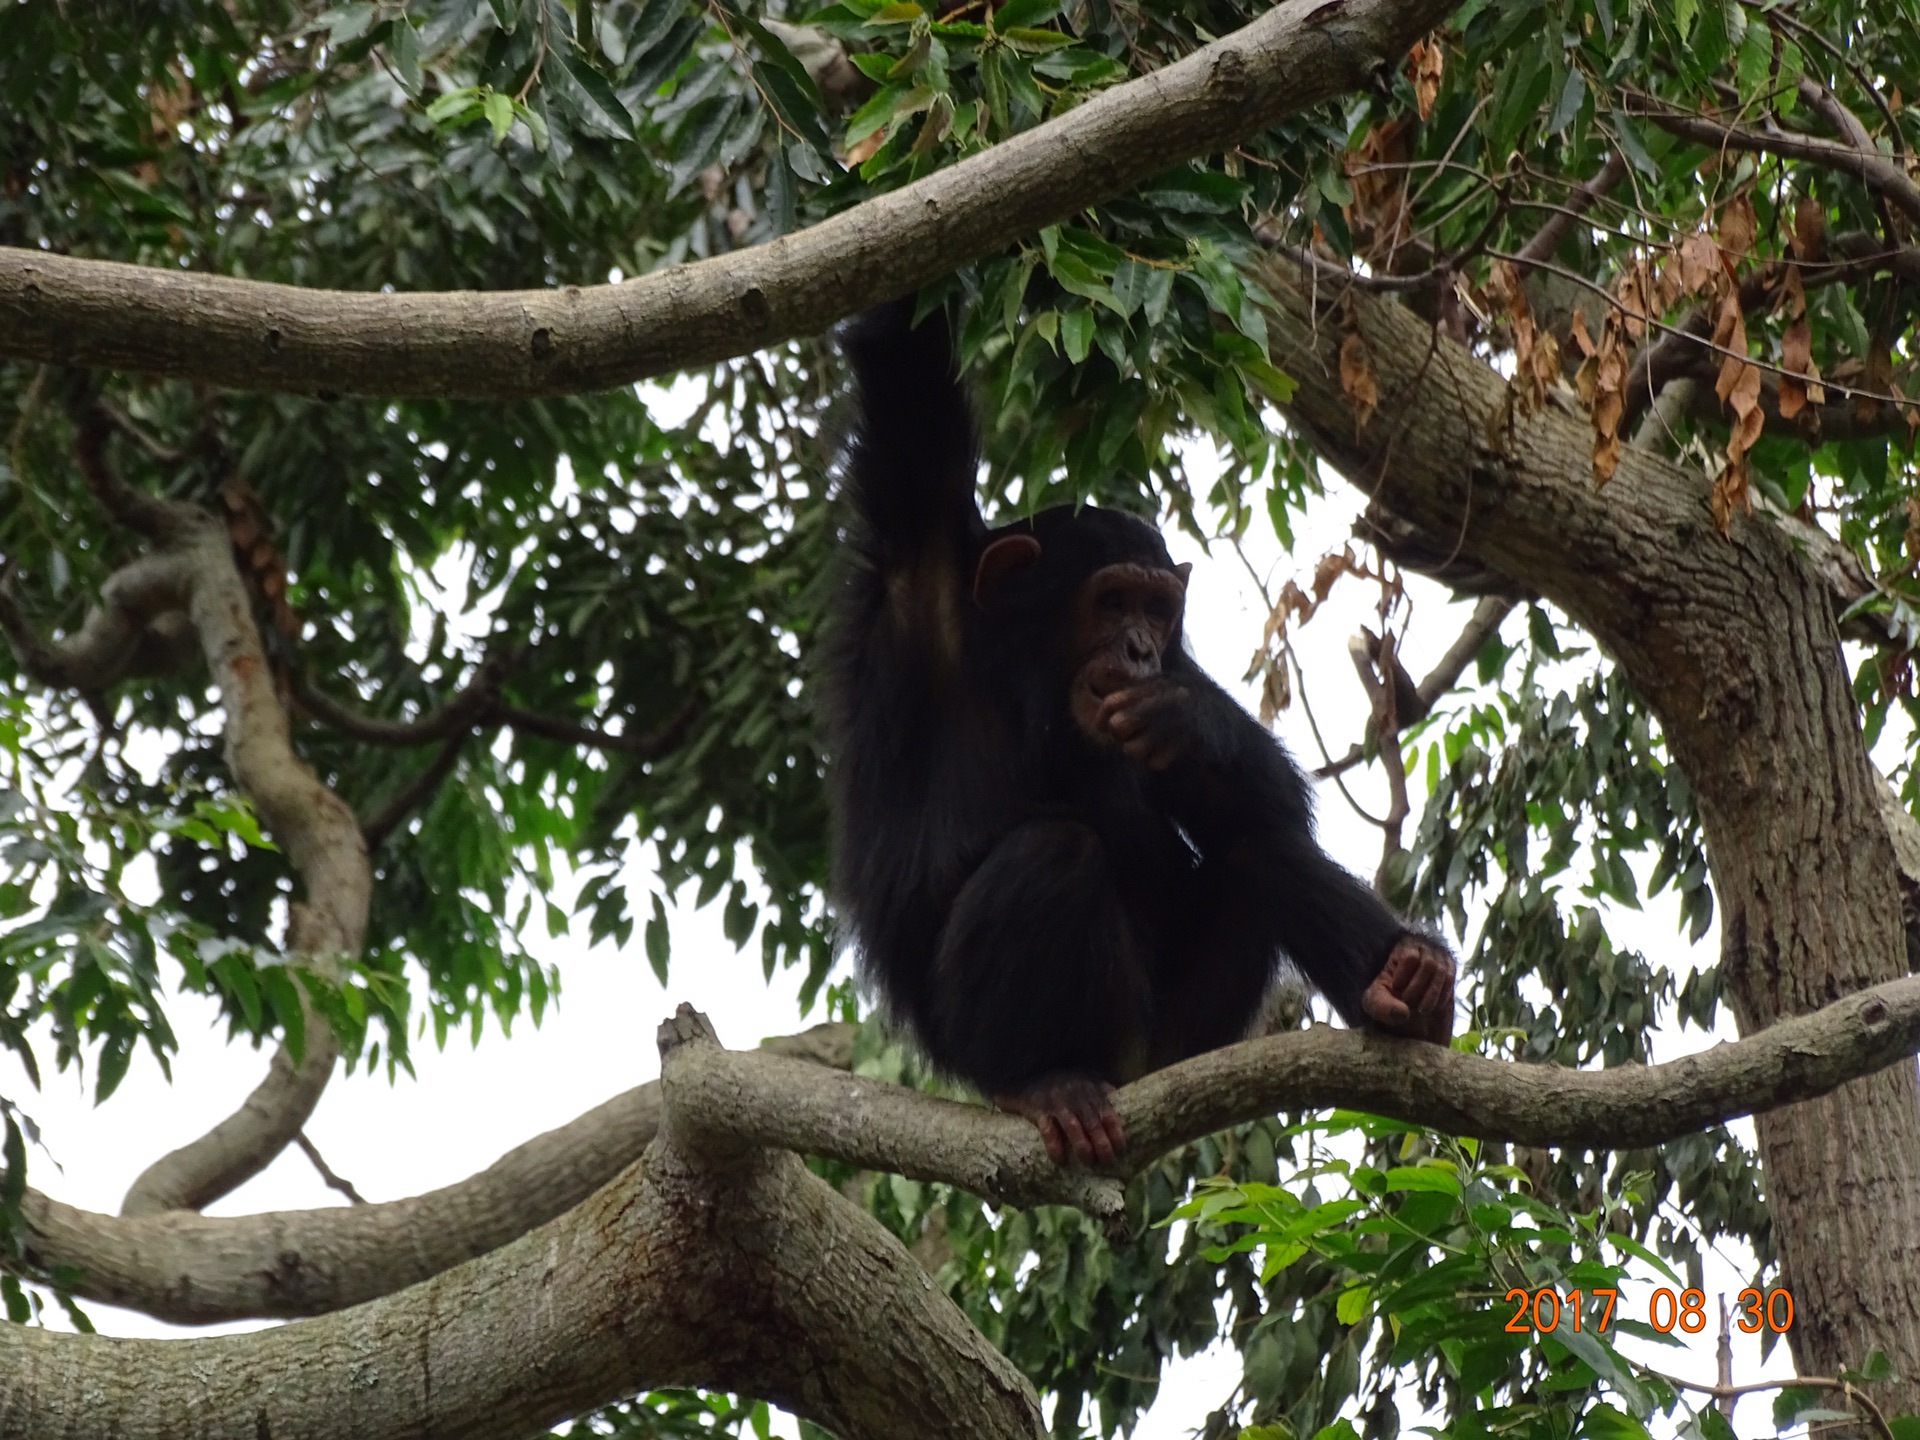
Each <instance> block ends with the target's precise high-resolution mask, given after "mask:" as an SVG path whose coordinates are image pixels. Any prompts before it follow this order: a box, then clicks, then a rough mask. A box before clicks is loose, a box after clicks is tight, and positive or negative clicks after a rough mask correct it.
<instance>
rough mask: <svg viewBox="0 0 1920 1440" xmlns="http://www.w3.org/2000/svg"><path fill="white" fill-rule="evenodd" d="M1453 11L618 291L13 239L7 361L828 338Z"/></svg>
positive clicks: (472, 365)
mask: <svg viewBox="0 0 1920 1440" xmlns="http://www.w3.org/2000/svg"><path fill="white" fill-rule="evenodd" d="M1451 9H1452V4H1451V0H1286V3H1284V4H1281V5H1278V6H1276V7H1275V8H1274V9H1273V10H1271V11H1269V12H1268V13H1267V14H1266V15H1264V16H1262V17H1261V18H1260V19H1258V20H1256V21H1255V22H1254V23H1253V24H1251V25H1249V26H1247V27H1246V28H1245V29H1243V30H1240V31H1238V32H1236V33H1234V34H1232V35H1230V36H1228V37H1226V38H1225V39H1222V40H1218V41H1216V42H1214V43H1213V44H1211V45H1208V46H1206V47H1204V48H1202V49H1200V50H1198V51H1196V52H1194V53H1193V54H1192V55H1190V56H1188V57H1187V58H1186V59H1184V60H1181V61H1178V62H1177V63H1175V64H1172V65H1169V66H1167V67H1165V68H1164V69H1161V70H1157V71H1155V72H1153V73H1152V74H1150V75H1145V76H1142V77H1140V78H1139V79H1136V80H1133V81H1130V82H1129V83H1127V84H1125V85H1118V86H1115V87H1114V88H1112V89H1110V90H1107V91H1104V92H1102V93H1101V94H1100V95H1098V96H1097V97H1095V98H1094V99H1092V100H1090V101H1088V102H1087V103H1086V104H1084V105H1081V106H1078V107H1076V108H1074V109H1073V110H1070V111H1068V112H1067V113H1066V114H1065V115H1062V116H1060V117H1058V118H1057V119H1054V120H1051V121H1049V122H1047V123H1046V124H1044V125H1040V126H1037V127H1035V128H1034V129H1032V130H1029V131H1026V132H1025V133H1023V134H1021V135H1018V136H1015V137H1014V138H1012V139H1010V140H1007V141H1005V142H1004V143H1002V144H1000V145H996V146H994V147H993V148H992V149H990V150H988V151H986V152H984V153H982V154H980V155H977V156H973V157H970V158H968V159H966V160H962V161H961V162H959V163H958V164H956V165H953V166H950V167H948V168H946V169H944V170H941V171H939V172H938V173H936V174H933V175H930V176H928V177H926V178H925V179H923V180H919V181H916V182H915V183H913V184H911V185H907V186H904V187H903V188H901V189H899V190H897V191H894V192H892V193H890V194H887V195H881V196H877V197H875V198H874V199H872V200H869V201H867V202H866V203H865V204H863V205H860V206H857V207H856V208H854V209H852V210H849V211H846V212H844V213H842V214H840V215H838V216H835V217H834V218H833V219H831V220H827V221H824V222H822V223H821V224H818V225H815V226H813V227H811V228H809V229H806V230H802V231H799V232H797V233H795V234H793V235H788V236H783V237H781V238H780V239H777V240H773V241H771V242H769V243H767V244H765V245H761V246H759V247H757V248H755V249H751V250H744V251H740V252H738V253H735V254H731V255H727V256H723V257H716V258H714V259H710V260H702V261H698V262H696V263H693V264H687V265H679V266H675V267H673V268H671V269H668V270H663V271H659V272H657V273H655V274H651V275H647V276H644V277H641V278H639V279H635V280H630V281H628V282H626V283H625V284H621V285H610V286H599V287H593V288H572V287H569V288H567V289H564V290H561V291H558V292H553V291H520V292H512V293H498V294H446V295H390V294H371V293H359V292H353V293H348V292H320V291H311V290H303V289H300V288H297V287H294V286H284V285H268V284H261V283H257V282H253V281H243V280H231V279H224V278H220V277H217V276H211V275H205V274H200V273H198V272H189V271H178V270H159V269H143V268H140V267H137V266H130V265H118V264H112V263H109V262H105V261H97V260H77V259H72V258H69V257H66V256H60V255H53V254H47V253H44V252H36V251H22V250H0V356H7V357H10V358H13V359H21V360H41V361H52V362H54V363H59V364H73V365H86V366H95V367H105V368H109V369H116V370H132V371H145V372H150V373H157V374H167V375H178V376H187V377H192V378H195V379H199V380H202V381H209V382H212V383H215V384H221V385H229V386H233V387H235V388H237V389H243V390H294V391H320V392H331V393H338V394H358V395H380V396H402V395H442V396H470V397H475V398H507V397H518V396H532V395H558V394H571V393H578V392H582V391H593V390H605V389H609V388H611V387H613V386H616V385H624V384H628V383H630V382H632V381H634V380H639V379H643V378H645V377H647V376H651V375H661V374H666V373H669V372H672V371H675V370H682V369H687V368H689V367H693V366H699V365H706V364H711V363H713V362H715V361H719V360H723V359H727V358H729V357H731V356H734V355H740V354H745V353H746V352H747V351H750V350H754V349H757V348H760V347H762V346H766V345H772V344H776V343H778V342H780V341H782V340H787V339H791V338H794V337H797V336H805V335H817V334H819V333H820V332H821V331H822V330H824V329H826V328H827V326H828V325H830V324H831V323H832V322H833V321H835V320H837V319H839V318H840V317H841V316H843V315H847V314H850V313H852V312H853V311H854V310H857V309H860V308H863V307H865V306H868V305H871V304H874V303H876V302H878V301H881V300H885V299H889V298H892V297H894V296H897V295H903V294H906V293H908V292H910V291H912V290H915V289H918V288H919V287H921V286H922V285H925V284H927V283H929V282H931V281H933V280H936V279H938V278H939V277H941V276H943V275H946V274H948V273H949V272H951V271H952V269H953V268H954V267H955V266H956V265H959V264H963V263H965V262H966V261H969V260H972V259H975V258H977V257H979V256H981V255H985V254H989V253H991V252H993V251H995V250H998V249H1000V248H1001V247H1003V246H1005V245H1006V244H1007V242H1008V240H1009V239H1010V238H1011V237H1014V236H1018V235H1023V234H1026V233H1029V232H1031V231H1033V230H1036V229H1038V228H1039V227H1041V226H1043V225H1048V224H1052V223H1054V222H1056V221H1059V220H1062V219H1065V218H1066V217H1067V216H1069V215H1072V214H1073V213H1075V212H1076V211H1078V210H1081V209H1084V208H1085V207H1087V206H1089V205H1093V204H1097V203H1099V202H1100V201H1102V200H1105V199H1108V198H1110V197H1112V196H1114V195H1118V194H1121V193H1122V192H1124V191H1126V190H1128V189H1131V188H1132V187H1133V186H1135V185H1137V184H1139V183H1140V182H1141V181H1143V180H1147V179H1149V178H1151V177H1152V176H1154V175H1157V174H1159V173H1160V172H1161V171H1163V170H1165V169H1166V168H1167V167H1169V166H1171V165H1174V164H1177V163H1179V162H1180V161H1182V160H1185V159H1188V158H1189V157H1192V156H1196V155H1204V154H1208V153H1211V152H1213V151H1217V150H1219V149H1221V148H1222V147H1223V146H1231V145H1232V144H1234V143H1235V142H1236V141H1237V140H1239V139H1240V138H1242V137H1244V136H1247V135H1252V134H1255V133H1257V132H1259V131H1261V130H1264V129H1266V128H1267V127H1269V126H1271V125H1273V124H1274V123H1275V122H1277V121H1279V120H1281V119H1283V118H1284V117H1286V116H1288V115H1293V114H1297V113H1299V112H1300V111H1303V110H1307V109H1310V108H1311V107H1313V106H1314V105H1317V104H1319V103H1320V102H1321V101H1323V100H1327V99H1330V98H1332V97H1333V96H1336V95H1339V94H1343V93H1345V92H1347V91H1350V90H1354V89H1357V88H1359V87H1360V86H1361V85H1363V84H1365V83H1367V82H1368V81H1369V80H1370V79H1371V78H1372V77H1373V76H1374V75H1375V74H1376V73H1377V72H1378V71H1379V70H1380V69H1381V68H1382V67H1383V66H1386V65H1389V64H1391V63H1392V62H1394V61H1395V60H1397V59H1398V58H1399V57H1400V56H1401V55H1403V54H1404V53H1405V52H1406V50H1407V48H1408V47H1409V46H1410V45H1411V44H1412V43H1413V42H1414V41H1415V40H1417V39H1419V38H1420V36H1422V35H1423V34H1425V33H1426V32H1427V31H1428V30H1430V29H1432V28H1433V27H1434V26H1435V25H1437V24H1439V23H1440V22H1441V21H1442V20H1443V19H1445V17H1446V16H1447V14H1448V13H1449V12H1450V11H1451Z"/></svg>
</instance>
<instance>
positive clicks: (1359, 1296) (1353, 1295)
mask: <svg viewBox="0 0 1920 1440" xmlns="http://www.w3.org/2000/svg"><path fill="white" fill-rule="evenodd" d="M1372 1299H1373V1287H1372V1286H1370V1285H1355V1286H1352V1287H1351V1288H1349V1289H1346V1290H1343V1291H1341V1292H1340V1300H1339V1302H1338V1303H1337V1304H1336V1305H1335V1306H1334V1311H1333V1313H1334V1316H1335V1318H1336V1319H1338V1320H1339V1322H1340V1323H1341V1324H1342V1325H1358V1324H1359V1323H1360V1320H1361V1318H1362V1317H1363V1316H1364V1315H1365V1314H1366V1313H1367V1306H1368V1304H1369V1303H1370V1302H1371V1301H1372Z"/></svg>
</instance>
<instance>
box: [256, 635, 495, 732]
mask: <svg viewBox="0 0 1920 1440" xmlns="http://www.w3.org/2000/svg"><path fill="white" fill-rule="evenodd" d="M519 660H520V654H519V652H518V651H517V650H515V651H513V652H510V653H507V652H503V653H497V654H492V655H489V656H487V658H486V659H485V660H482V661H481V662H480V664H479V666H478V667H476V668H475V670H474V672H473V678H472V679H471V680H469V681H468V682H467V683H466V684H465V685H464V686H463V687H462V688H461V689H460V690H459V692H458V693H456V694H455V695H454V696H453V697H452V698H451V699H449V700H448V701H447V702H446V704H444V705H442V706H441V707H440V708H439V709H438V710H435V711H432V712H431V713H429V714H426V715H423V716H421V717H420V718H419V719H418V720H381V719H378V718H377V717H375V716H372V715H363V714H361V713H360V712H359V711H357V710H350V709H348V708H347V707H346V706H345V705H342V704H341V703H340V702H339V701H337V700H335V699H333V698H332V697H331V696H330V695H327V694H326V693H325V692H323V691H322V690H320V689H319V688H318V687H317V686H315V685H314V683H313V680H312V678H311V677H310V676H308V675H306V674H304V673H296V674H295V675H294V676H293V678H292V680H291V682H290V684H289V689H290V690H291V691H292V692H293V698H294V699H295V700H296V701H298V702H299V704H300V707H301V708H302V709H304V710H305V711H307V713H308V714H310V715H312V716H313V718H314V719H315V720H317V721H319V722H320V723H321V724H322V725H325V726H326V727H327V728H328V729H329V730H338V731H339V732H340V733H341V734H342V735H345V736H347V737H348V738H350V739H353V740H358V741H360V742H361V743H363V744H367V745H384V746H391V747H393V748H396V749H399V748H405V747H410V746H415V745H431V744H433V743H434V742H435V741H436V740H451V739H453V738H455V737H456V736H464V735H466V734H467V733H468V732H469V731H470V730H473V729H474V728H475V727H477V726H480V725H484V724H486V723H487V720H488V717H489V716H490V715H491V714H492V713H493V708H494V705H495V703H496V702H497V701H498V699H499V696H500V685H501V682H502V681H504V680H505V679H506V677H507V672H508V671H510V670H511V669H512V668H513V667H514V666H515V665H516V664H518V663H519Z"/></svg>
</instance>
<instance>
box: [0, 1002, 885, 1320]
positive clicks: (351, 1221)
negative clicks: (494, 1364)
mask: <svg viewBox="0 0 1920 1440" xmlns="http://www.w3.org/2000/svg"><path fill="white" fill-rule="evenodd" d="M853 1032H854V1027H853V1026H851V1025H845V1024H828V1025H816V1026H814V1027H813V1028H812V1029H811V1030H807V1031H803V1032H802V1033H800V1034H798V1035H787V1036H779V1037H776V1038H773V1039H769V1040H767V1041H764V1042H763V1043H762V1045H761V1048H762V1049H763V1050H765V1051H766V1052H768V1053H769V1054H773V1055H783V1056H791V1057H795V1058H797V1059H810V1060H812V1061H813V1063H815V1064H816V1065H826V1066H831V1067H833V1068H835V1069H838V1070H844V1069H846V1068H847V1066H848V1065H849V1064H850V1063H851V1062H852V1058H853ZM659 1125H660V1085H659V1082H658V1081H654V1080H650V1081H648V1082H647V1083H646V1084H644V1085H640V1086H637V1087H636V1088H634V1089H632V1090H628V1091H626V1092H625V1093H624V1094H621V1095H616V1096H615V1097H614V1098H613V1099H611V1100H608V1101H607V1102H605V1103H604V1104H602V1105H599V1106H596V1107H595V1108H594V1109H592V1110H589V1111H587V1112H586V1113H585V1114H584V1115H581V1116H579V1117H577V1118H576V1119H574V1120H572V1121H570V1122H569V1123H567V1124H565V1125H562V1126H560V1127H558V1128H557V1129H554V1130H550V1131H548V1132H547V1133H545V1134H543V1135H537V1136H535V1137H534V1138H533V1139H531V1140H529V1141H527V1142H526V1143H525V1144H524V1145H519V1146H516V1147H515V1148H514V1149H512V1150H509V1151H508V1152H507V1153H506V1154H505V1155H503V1156H501V1157H500V1158H499V1159H498V1160H496V1161H495V1162H494V1163H493V1164H492V1165H489V1166H488V1167H487V1168H486V1169H484V1170H482V1171H480V1172H478V1173H477V1174H474V1175H471V1176H468V1177H467V1178H466V1179H464V1180H461V1181H459V1182H457V1183H455V1184H453V1185H448V1186H445V1187H444V1188H442V1189H439V1190H434V1191H430V1192H428V1193H427V1194H424V1195H414V1196H409V1197H408V1198H406V1199H404V1200H393V1201H387V1202H383V1203H379V1204H371V1205H365V1206H354V1207H352V1208H350V1209H317V1210H287V1211H279V1212H275V1213H270V1214H263V1215H236V1216H206V1215H197V1214H193V1213H191V1212H188V1211H179V1210H176V1211H171V1212H168V1213H165V1214H156V1215H143V1216H139V1217H135V1218H126V1217H121V1216H114V1215H101V1214H96V1213H92V1212H89V1211H85V1210H80V1209H77V1208H75V1207H74V1206H71V1205H67V1204H64V1203H62V1202H61V1201H58V1200H54V1199H51V1198H49V1197H48V1196H46V1195H43V1194H41V1193H40V1192H39V1191H37V1190H28V1191H27V1193H26V1195H25V1197H24V1198H23V1200H22V1204H21V1215H22V1219H23V1221H24V1237H23V1238H24V1242H25V1256H24V1259H25V1261H26V1263H27V1266H28V1268H29V1272H30V1273H37V1274H38V1275H42V1276H45V1275H51V1274H53V1273H55V1272H57V1271H67V1272H70V1273H72V1274H74V1275H75V1276H76V1277H77V1278H76V1279H75V1280H74V1282H73V1284H72V1285H71V1287H70V1288H71V1291H72V1293H73V1294H74V1295H76V1296H78V1297H79V1298H80V1299H82V1300H92V1301H97V1302H99V1303H100V1304H103V1305H119V1306H122V1307H124V1308H126V1309H130V1310H138V1311H141V1312H142V1313H144V1314H148V1315H152V1316H154V1317H155V1318H157V1319H160V1320H166V1321H169V1322H171V1323H173V1324H176V1325H211V1324H215V1323H218V1322H222V1321H228V1320H245V1319H280V1320H290V1319H296V1318H300V1317H303V1316H312V1315H323V1314H326V1313H328V1312H330V1311H334V1310H342V1309H345V1308H346V1307H348V1306H350V1305H358V1304H361V1303H363V1302H365V1301H368V1300H373V1299H377V1298H378V1297H380V1296H382V1295H388V1294H392V1293H394V1292H396V1291H399V1290H402V1289H405V1288H406V1287H407V1286H409V1285H416V1284H419V1283H420V1282H421V1281H423V1280H427V1279H429V1278H431V1277H432V1276H434V1275H438V1274H440V1273H441V1272H442V1271H445V1270H449V1269H452V1268H453V1267H454V1266H455V1265H459V1264H461V1263H462V1262H464V1261H467V1260H472V1259H474V1258H475V1257H477V1256H480V1255H484V1254H486V1253H488V1252H489V1251H491V1250H497V1249H498V1248H499V1247H500V1246H502V1245H505V1244H507V1243H509V1242H510V1241H513V1240H515V1239H518V1238H519V1237H520V1236H522V1235H524V1234H526V1233H527V1232H528V1231H529V1230H532V1229H534V1228H535V1227H537V1226H540V1225H543V1224H545V1223H546V1222H547V1221H549V1220H552V1219H553V1218H554V1217H556V1216H558V1215H562V1214H564V1213H566V1212H567V1211H568V1210H571V1209H572V1208H573V1207H574V1206H575V1205H578V1204H579V1203H580V1202H581V1201H583V1200H585V1199H586V1198H587V1197H588V1196H589V1195H591V1194H592V1193H593V1192H594V1191H595V1190H597V1189H599V1188H600V1187H601V1186H602V1185H605V1184H606V1183H607V1182H608V1181H610V1180H612V1179H613V1178H614V1176H616V1175H618V1174H619V1173H620V1172H621V1171H622V1170H624V1169H625V1168H626V1167H627V1166H628V1165H630V1164H631V1163H632V1162H633V1161H634V1160H636V1159H638V1158H639V1156H640V1152H641V1151H643V1150H645V1149H646V1147H647V1144H648V1142H649V1141H651V1140H652V1139H653V1136H654V1133H655V1132H656V1131H657V1130H658V1129H659Z"/></svg>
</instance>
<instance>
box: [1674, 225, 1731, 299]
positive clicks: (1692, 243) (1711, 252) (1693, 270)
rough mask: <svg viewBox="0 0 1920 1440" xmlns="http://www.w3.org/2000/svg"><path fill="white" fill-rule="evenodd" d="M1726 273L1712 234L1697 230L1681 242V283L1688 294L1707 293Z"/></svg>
mask: <svg viewBox="0 0 1920 1440" xmlns="http://www.w3.org/2000/svg"><path fill="white" fill-rule="evenodd" d="M1725 273H1726V271H1725V270H1724V269H1722V268H1721V262H1720V247H1719V246H1718V245H1716V244H1714V243H1713V237H1712V236H1711V235H1708V234H1707V233H1706V232H1705V231H1695V232H1694V233H1693V234H1691V235H1689V236H1688V237H1687V238H1686V239H1684V240H1682V241H1681V242H1680V284H1681V287H1682V288H1683V289H1684V290H1685V291H1686V293H1687V294H1689V295H1703V294H1705V293H1706V292H1707V291H1708V290H1709V289H1711V288H1712V287H1713V286H1714V285H1715V284H1716V283H1717V282H1718V281H1719V279H1720V277H1721V276H1722V275H1724V274H1725Z"/></svg>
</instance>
